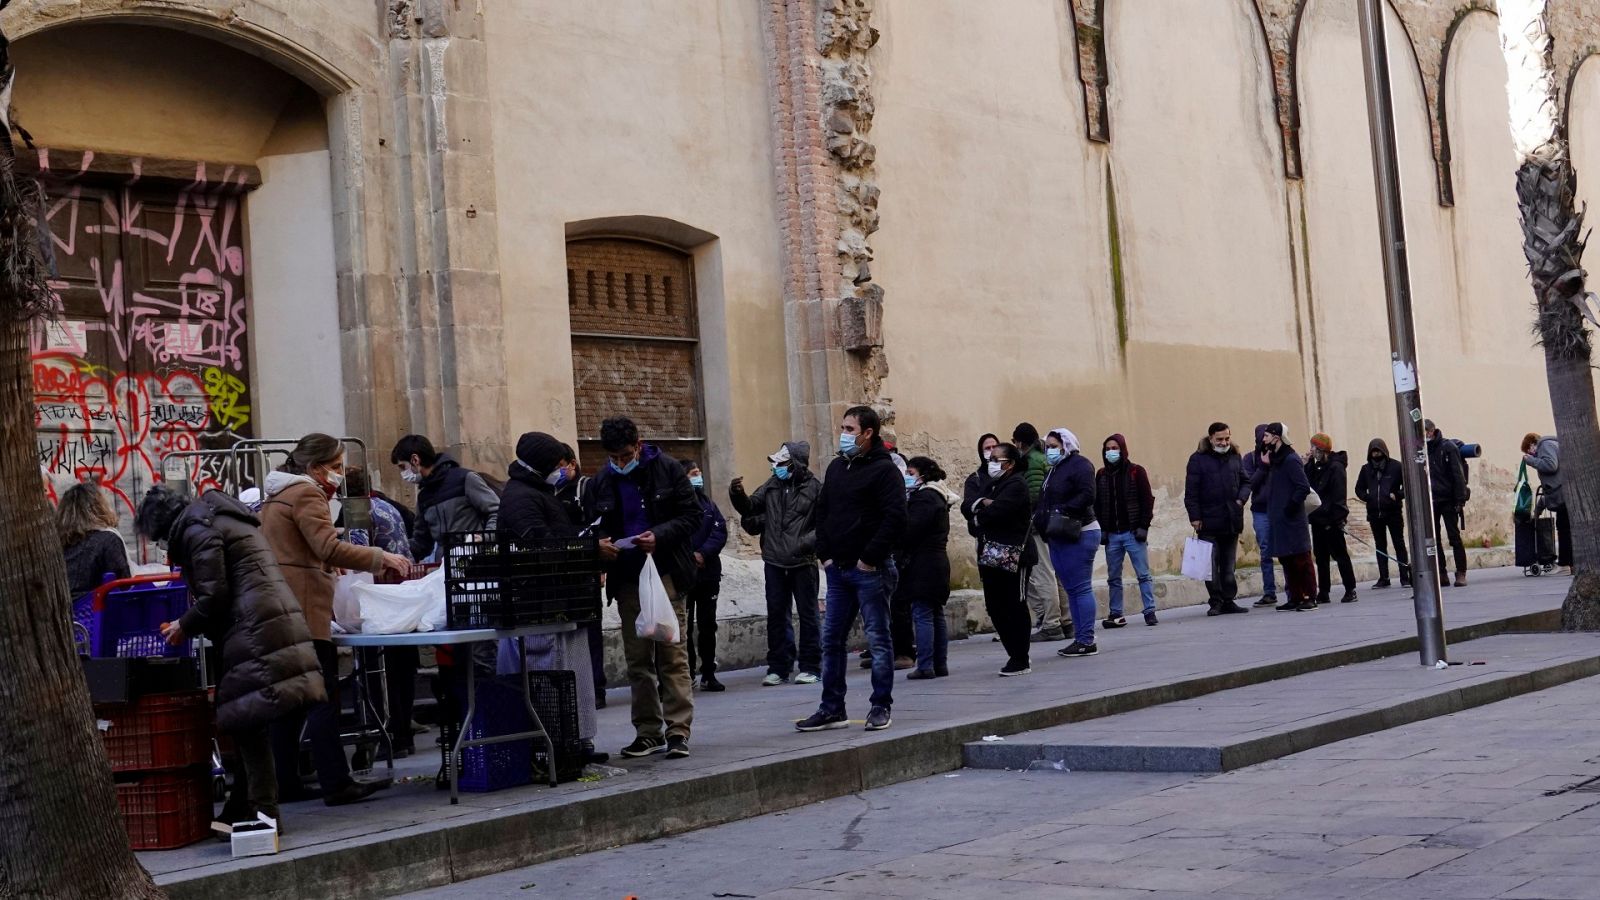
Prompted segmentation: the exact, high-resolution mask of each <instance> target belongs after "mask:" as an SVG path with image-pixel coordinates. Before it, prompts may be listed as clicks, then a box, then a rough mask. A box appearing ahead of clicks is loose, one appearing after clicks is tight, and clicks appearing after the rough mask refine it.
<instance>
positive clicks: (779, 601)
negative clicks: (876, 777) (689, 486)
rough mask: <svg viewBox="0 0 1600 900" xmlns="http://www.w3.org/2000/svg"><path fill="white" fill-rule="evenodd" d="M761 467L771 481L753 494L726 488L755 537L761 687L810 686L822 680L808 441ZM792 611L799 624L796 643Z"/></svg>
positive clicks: (815, 491) (814, 484) (817, 487)
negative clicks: (762, 633) (762, 613)
mask: <svg viewBox="0 0 1600 900" xmlns="http://www.w3.org/2000/svg"><path fill="white" fill-rule="evenodd" d="M767 463H768V465H770V466H771V467H772V476H771V477H770V478H768V479H767V480H766V482H765V483H763V484H762V485H761V486H760V487H758V488H756V492H755V493H754V494H748V495H747V494H745V491H744V479H743V478H735V479H734V480H733V482H732V483H731V484H730V485H729V486H728V500H729V502H731V503H732V504H733V508H734V510H735V511H737V512H738V513H739V525H740V526H741V527H743V528H744V530H745V533H746V534H751V535H755V536H756V537H759V538H761V562H762V566H763V569H764V571H763V575H764V577H765V586H766V597H767V676H766V678H764V679H762V681H761V684H762V685H763V686H764V687H777V686H778V685H781V684H784V683H786V682H787V681H788V680H789V676H790V675H791V674H793V675H794V683H795V684H816V683H817V682H818V681H819V680H820V679H821V677H822V632H821V629H820V627H819V626H818V622H817V598H818V592H819V590H820V586H821V578H820V575H819V573H818V570H817V498H818V497H819V496H820V495H821V494H822V482H821V481H818V480H817V477H816V476H815V475H813V474H811V444H810V443H808V442H806V441H788V442H786V443H784V444H783V446H781V447H779V448H778V452H776V453H774V454H772V455H771V456H768V457H767ZM795 614H798V616H799V619H800V630H799V642H798V646H797V645H796V640H795V624H794V618H795ZM797 663H798V665H799V671H798V673H796V671H795V666H796V664H797Z"/></svg>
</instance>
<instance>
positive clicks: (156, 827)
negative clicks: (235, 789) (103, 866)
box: [117, 768, 211, 850]
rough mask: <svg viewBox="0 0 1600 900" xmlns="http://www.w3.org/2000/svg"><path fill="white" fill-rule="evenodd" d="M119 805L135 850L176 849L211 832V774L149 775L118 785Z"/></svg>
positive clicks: (196, 772)
mask: <svg viewBox="0 0 1600 900" xmlns="http://www.w3.org/2000/svg"><path fill="white" fill-rule="evenodd" d="M117 806H118V807H119V808H120V809H121V810H122V823H123V825H124V826H125V827H126V828H127V829H128V846H130V847H132V848H133V849H135V850H176V849H177V848H179V847H187V846H189V845H190V844H194V843H198V842H200V841H203V840H205V838H206V836H207V835H209V834H210V833H211V772H210V771H209V770H207V769H198V768H197V769H191V770H189V771H185V772H177V773H163V774H158V775H147V776H145V777H144V778H142V779H139V780H137V781H127V782H121V783H119V784H118V785H117Z"/></svg>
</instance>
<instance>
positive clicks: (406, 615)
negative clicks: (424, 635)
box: [352, 568, 445, 634]
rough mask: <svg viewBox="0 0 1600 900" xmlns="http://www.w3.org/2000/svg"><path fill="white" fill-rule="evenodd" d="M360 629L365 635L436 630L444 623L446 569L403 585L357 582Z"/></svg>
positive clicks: (355, 588) (437, 570)
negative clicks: (359, 603)
mask: <svg viewBox="0 0 1600 900" xmlns="http://www.w3.org/2000/svg"><path fill="white" fill-rule="evenodd" d="M352 590H353V591H354V592H355V594H356V596H357V597H359V598H360V601H361V630H362V631H363V632H365V633H366V634H410V633H411V632H413V631H435V630H438V628H440V627H441V626H442V624H443V622H444V618H445V615H444V606H445V599H444V569H442V568H440V569H435V570H434V571H432V572H431V573H429V574H428V577H426V578H422V579H418V580H417V581H406V582H402V583H400V584H358V585H354V586H353V587H352Z"/></svg>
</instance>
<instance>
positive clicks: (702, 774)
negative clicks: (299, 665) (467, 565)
mask: <svg viewBox="0 0 1600 900" xmlns="http://www.w3.org/2000/svg"><path fill="white" fill-rule="evenodd" d="M1566 584H1567V582H1566V581H1565V580H1564V579H1536V580H1529V579H1524V578H1523V577H1522V576H1521V575H1520V573H1518V572H1516V571H1515V570H1491V571H1481V572H1475V573H1474V575H1473V583H1472V586H1470V587H1467V588H1463V589H1451V590H1449V591H1447V593H1446V604H1447V605H1446V623H1447V625H1449V626H1450V627H1451V629H1452V634H1453V639H1467V638H1470V637H1475V636H1482V635H1487V634H1494V633H1499V632H1502V631H1505V630H1518V629H1530V628H1537V627H1548V623H1550V622H1551V621H1552V619H1553V616H1552V612H1553V611H1554V610H1556V609H1558V608H1559V605H1560V599H1561V595H1562V592H1563V591H1564V590H1565V588H1566ZM1100 640H1101V647H1102V652H1101V654H1100V655H1099V656H1096V657H1092V658H1089V659H1078V660H1064V659H1060V658H1057V657H1056V656H1055V655H1054V652H1053V650H1054V649H1055V646H1056V645H1049V644H1045V645H1038V650H1039V651H1040V652H1037V653H1036V655H1035V659H1034V666H1035V669H1034V673H1033V674H1032V675H1030V676H1027V677H1024V678H1014V679H1003V680H1002V679H999V678H997V677H996V676H995V673H996V672H997V670H998V669H999V667H1000V665H1001V664H1002V662H1003V659H1002V655H1003V654H1002V652H1001V650H1000V648H999V645H998V644H994V643H991V642H990V641H989V640H988V638H987V637H978V638H975V639H969V640H967V641H963V642H957V643H954V644H952V646H951V663H950V666H951V670H952V676H951V677H949V678H943V679H938V680H935V681H927V682H904V681H901V682H900V683H897V684H896V686H895V706H894V726H893V728H892V729H890V730H889V731H886V732H881V733H873V734H867V733H865V732H863V731H861V730H859V728H851V729H848V730H841V731H831V732H822V733H818V734H799V733H797V732H795V731H794V730H793V724H792V723H793V722H794V721H795V720H797V719H800V718H803V717H804V716H805V715H807V714H809V713H810V712H811V711H812V710H814V709H815V707H816V703H817V699H818V696H819V693H820V691H819V689H818V688H817V687H815V686H812V687H805V686H798V685H785V686H782V687H776V688H763V687H760V686H759V681H760V678H761V676H762V675H763V674H764V672H762V671H761V670H748V671H745V672H731V673H727V676H726V677H725V678H724V681H725V682H726V683H727V684H728V685H729V690H728V691H727V692H726V693H724V694H716V695H705V694H702V695H699V696H697V698H696V700H697V703H696V707H697V708H696V711H695V712H696V721H695V731H694V737H693V741H692V744H693V751H694V755H693V756H692V757H691V758H689V759H687V760H676V761H674V760H666V759H663V758H661V757H659V756H658V757H652V758H649V759H645V760H639V761H630V762H622V763H620V765H621V767H622V768H624V769H625V770H626V771H627V774H626V775H623V776H621V777H617V778H610V779H606V780H603V781H599V782H594V783H572V784H565V785H561V786H560V787H558V788H553V789H552V788H548V787H543V786H529V787H523V788H517V789H512V790H507V791H501V792H498V793H493V794H483V795H476V796H471V795H464V797H463V803H462V804H461V805H460V806H456V807H450V806H448V805H447V804H446V803H445V799H444V797H443V796H442V795H440V794H439V793H436V792H435V791H434V790H433V787H432V784H431V776H432V775H433V773H434V771H435V769H436V767H437V760H436V757H433V755H432V754H423V757H419V758H416V759H412V760H407V761H403V763H402V764H401V766H400V767H399V771H400V772H401V774H403V775H407V776H412V777H418V778H421V779H423V781H422V782H421V783H405V784H398V785H396V786H395V787H394V788H393V789H391V790H389V791H386V792H384V793H382V794H380V795H378V797H377V798H375V799H374V800H372V801H369V802H367V803H363V804H359V805H357V806H355V807H345V808H341V809H337V810H330V809H326V808H324V807H322V806H321V805H320V804H318V803H315V802H312V803H305V804H289V805H286V807H285V810H284V813H285V823H286V826H287V828H288V834H287V837H286V839H285V841H284V844H285V848H286V849H285V851H284V852H283V853H281V854H279V855H278V856H276V857H270V858H258V859H254V860H244V861H240V862H234V861H232V860H230V859H228V858H227V851H226V848H225V847H224V846H222V845H219V844H209V843H208V844H201V845H196V846H194V847H190V848H185V849H183V850H178V851H169V852H162V853H142V854H140V858H141V860H142V861H143V862H144V863H145V865H146V866H147V867H149V868H150V869H151V871H152V872H155V873H156V874H157V878H158V881H160V882H161V883H162V884H163V885H164V886H166V888H167V890H168V891H169V893H170V895H171V896H173V897H174V898H175V900H182V898H186V897H205V898H211V897H217V896H229V897H237V898H250V897H257V896H273V897H286V898H287V897H294V898H319V897H338V898H344V897H348V896H373V897H376V896H387V895H393V894H396V893H399V892H402V891H405V890H413V889H416V888H417V887H421V886H426V885H442V884H448V883H450V882H452V881H461V880H466V879H470V878H475V877H478V876H482V875H487V874H490V873H493V872H498V871H503V870H506V869H509V868H513V867H515V866H518V865H527V864H530V863H534V862H539V861H543V860H550V859H558V858H561V857H564V856H569V855H572V854H575V853H582V852H587V851H591V850H595V849H599V848H603V847H609V846H617V845H621V844H628V843H633V842H637V841H641V840H650V839H653V838H658V837H663V836H666V835H671V834H677V833H682V832H685V831H690V830H693V829H697V828H704V827H707V826H712V825H717V824H721V823H724V822H729V821H734V820H737V819H742V818H748V817H750V816H755V815H762V814H766V813H773V812H778V811H783V810H788V809H792V808H796V807H801V806H804V805H805V804H809V803H814V802H816V801H819V800H824V799H828V798H834V797H839V796H842V795H847V794H852V793H855V792H857V791H861V790H865V789H871V788H876V787H882V786H884V785H891V784H896V783H899V782H902V781H906V780H910V779H914V778H920V777H924V776H927V775H930V774H935V773H942V772H949V771H950V770H953V769H955V768H957V767H959V765H960V764H961V745H962V744H963V743H964V742H967V741H971V740H976V739H977V738H979V737H981V736H983V735H985V734H1015V733H1018V732H1022V731H1028V730H1033V729H1038V728H1045V727H1051V726H1055V725H1060V724H1064V723H1066V722H1069V721H1079V720H1084V719H1090V718H1094V717H1098V716H1103V715H1108V714H1114V713H1117V712H1124V711H1127V710H1129V709H1134V708H1138V707H1140V706H1145V705H1150V704H1153V703H1160V702H1170V701H1174V700H1182V699H1187V698H1190V697H1193V696H1197V695H1200V694H1205V693H1214V692H1216V691H1218V690H1224V689H1227V688H1232V687H1238V686H1241V685H1246V684H1252V683H1257V682H1260V681H1264V680H1270V679H1274V678H1283V677H1290V676H1293V675H1297V674H1303V673H1305V672H1310V671H1319V670H1324V669H1327V668H1329V667H1332V666H1337V665H1340V664H1348V663H1354V662H1360V661H1364V660H1370V659H1377V658H1382V657H1385V656H1393V655H1396V654H1411V653H1414V652H1415V646H1416V643H1415V642H1416V638H1415V624H1414V620H1413V619H1412V610H1411V604H1410V602H1409V600H1408V599H1407V596H1406V595H1405V594H1403V593H1401V592H1399V591H1389V592H1382V593H1375V594H1374V595H1373V596H1372V597H1371V598H1370V599H1366V600H1363V601H1362V602H1361V603H1358V604H1352V605H1349V606H1345V607H1342V608H1337V609H1333V610H1328V611H1326V612H1318V613H1315V614H1309V615H1288V614H1265V615H1263V614H1260V613H1257V614H1254V615H1250V616H1229V617H1217V618H1208V617H1206V616H1205V615H1204V610H1203V609H1192V610H1178V611H1174V612H1171V613H1164V614H1163V618H1162V624H1161V625H1160V626H1159V627H1157V628H1146V627H1143V626H1142V625H1138V626H1134V627H1130V628H1126V629H1121V630H1118V631H1111V632H1105V633H1104V634H1103V635H1102V636H1101V638H1100ZM866 676H867V673H866V672H864V671H861V670H856V669H852V670H851V671H850V700H851V703H852V706H851V711H852V712H853V713H854V714H855V715H857V716H859V715H861V714H863V713H864V712H865V709H864V704H865V696H866V693H867V685H866V681H867V677H866ZM633 736H634V735H633V729H632V727H631V725H630V724H629V722H628V709H627V700H626V690H613V691H612V692H611V706H610V708H608V709H606V710H602V711H601V715H600V738H599V742H600V745H601V747H602V748H603V749H609V750H612V751H615V750H616V749H617V748H619V747H621V746H622V745H624V744H626V743H628V742H629V741H630V740H631V739H632V738H633ZM426 740H427V739H426V737H424V739H423V740H422V741H421V742H419V743H420V744H424V745H425V744H426ZM1328 765H1329V766H1330V767H1331V766H1333V765H1335V764H1333V763H1329V764H1328ZM1072 811H1073V810H1071V809H1065V810H1063V813H1064V814H1066V813H1070V812H1072Z"/></svg>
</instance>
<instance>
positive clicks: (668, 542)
mask: <svg viewBox="0 0 1600 900" xmlns="http://www.w3.org/2000/svg"><path fill="white" fill-rule="evenodd" d="M600 445H601V447H603V448H604V449H605V452H606V456H607V457H608V461H607V463H606V465H605V466H603V467H602V468H601V469H600V471H599V473H598V474H597V475H596V476H595V478H594V481H593V483H591V484H590V486H589V492H588V496H587V497H586V498H585V501H584V505H585V513H584V519H585V521H587V522H595V521H596V520H598V523H599V524H598V525H596V526H595V529H594V534H595V536H596V537H598V538H600V555H601V557H602V558H603V559H606V560H608V561H609V562H608V569H607V573H606V593H607V595H608V596H609V597H610V598H611V599H612V600H614V601H616V602H617V606H618V612H619V613H620V614H621V618H622V647H623V651H624V653H625V655H626V656H627V659H628V681H629V683H630V684H631V685H632V688H633V728H634V731H635V733H636V738H635V740H634V742H633V743H631V744H629V745H628V746H627V747H624V748H623V750H622V755H623V756H627V757H640V756H649V755H651V754H653V753H662V752H665V753H666V754H667V758H668V759H681V758H683V757H686V756H688V755H689V730H690V726H691V725H692V723H693V721H694V695H693V693H692V692H691V690H690V684H689V657H688V652H687V649H686V648H685V647H684V644H683V634H684V627H683V621H684V607H683V591H685V590H686V589H687V588H688V587H689V586H690V585H692V584H693V583H694V576H695V567H694V557H693V556H692V554H691V551H692V548H691V547H690V546H689V542H690V541H689V539H690V538H691V537H693V536H694V533H695V531H696V529H698V528H699V526H700V501H699V500H698V499H697V498H696V496H695V493H694V487H693V486H692V485H690V484H689V476H688V475H687V474H686V473H685V472H684V471H683V467H682V466H680V465H678V463H677V461H676V460H674V459H672V458H671V457H669V456H667V455H666V454H664V453H662V452H661V450H660V449H659V448H657V447H655V446H653V445H651V444H646V443H643V442H641V441H640V440H639V429H638V426H636V425H634V424H633V421H632V420H631V419H628V418H625V417H617V418H611V419H607V420H605V422H603V423H602V424H601V426H600ZM642 610H643V611H646V612H647V613H648V614H641V611H642ZM668 610H670V614H669V613H668Z"/></svg>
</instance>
